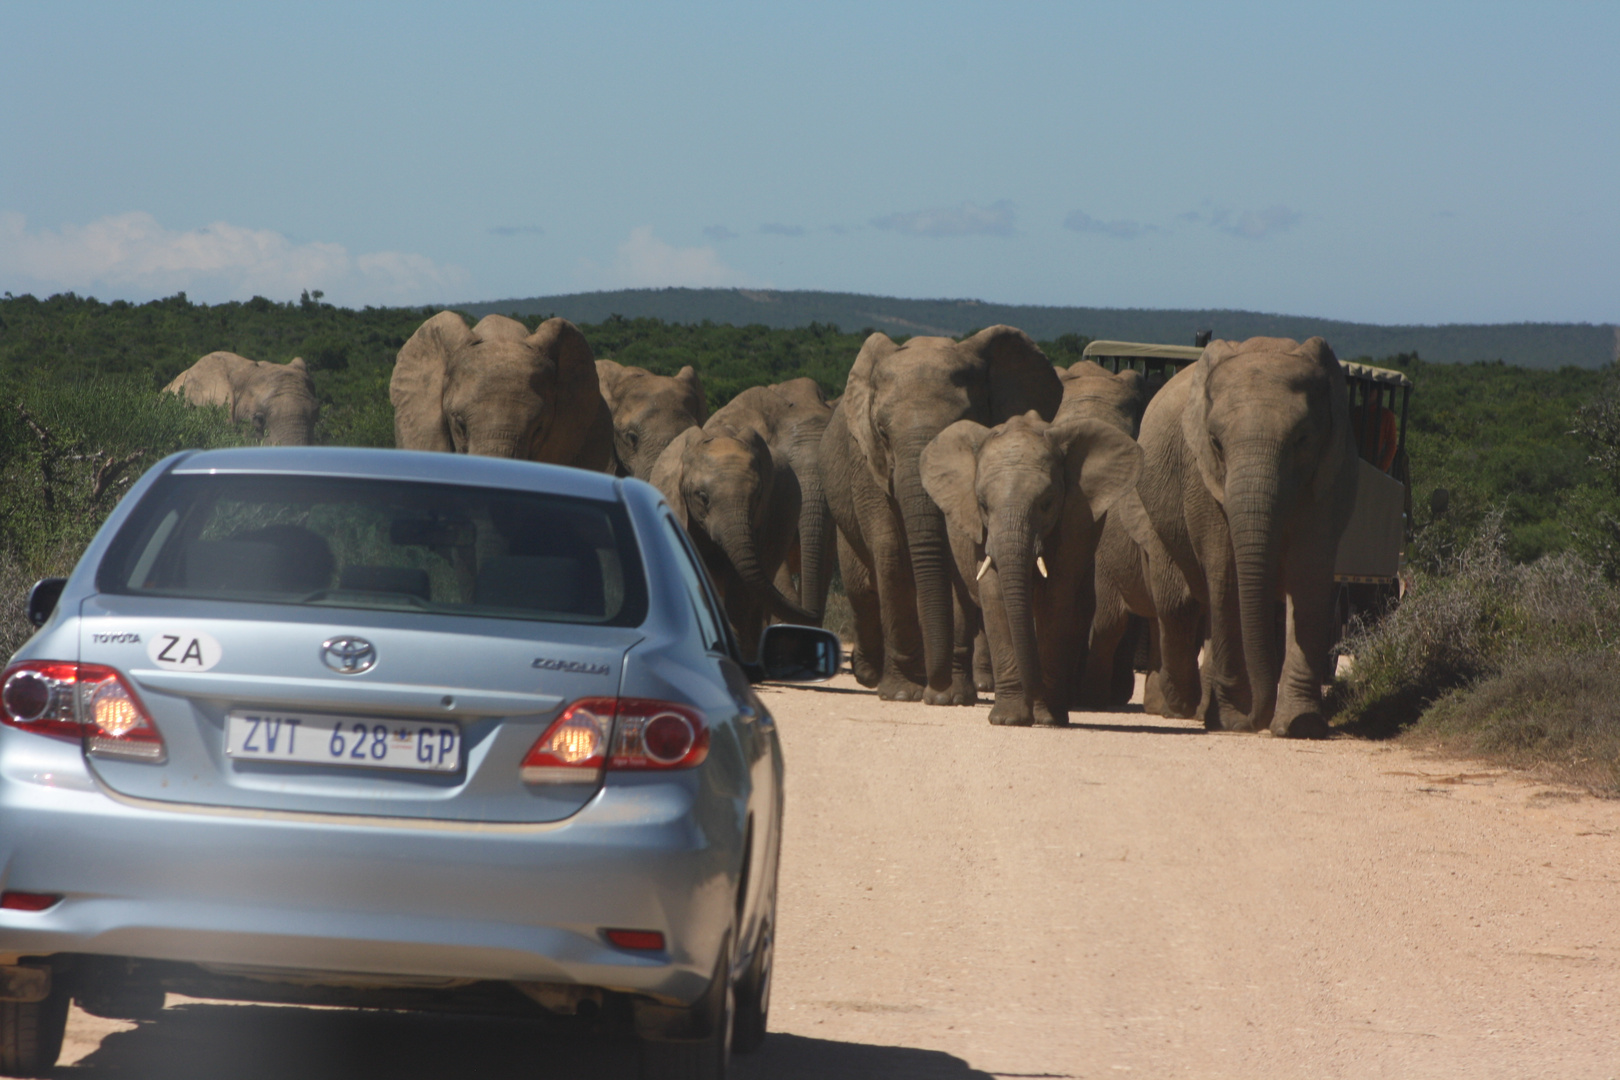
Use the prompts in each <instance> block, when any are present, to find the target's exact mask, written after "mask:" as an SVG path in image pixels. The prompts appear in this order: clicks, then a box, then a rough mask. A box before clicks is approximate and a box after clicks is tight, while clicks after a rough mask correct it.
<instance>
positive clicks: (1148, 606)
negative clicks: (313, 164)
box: [169, 312, 1357, 736]
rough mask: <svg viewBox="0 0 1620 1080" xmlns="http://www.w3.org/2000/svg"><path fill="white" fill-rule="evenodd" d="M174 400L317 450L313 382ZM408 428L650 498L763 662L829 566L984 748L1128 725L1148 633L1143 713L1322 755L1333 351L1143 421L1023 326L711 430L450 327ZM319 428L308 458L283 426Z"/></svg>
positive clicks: (876, 654)
mask: <svg viewBox="0 0 1620 1080" xmlns="http://www.w3.org/2000/svg"><path fill="white" fill-rule="evenodd" d="M199 369H204V370H201V371H199ZM204 383H206V384H208V386H209V387H211V388H212V389H210V390H209V392H208V393H207V394H202V393H199V392H198V391H200V390H201V389H202V384H204ZM259 383H262V384H263V386H262V387H257V386H256V384H259ZM169 389H170V390H171V391H174V392H177V393H184V394H185V395H186V397H187V399H188V400H190V401H192V402H193V403H209V404H224V405H227V406H229V407H230V408H231V409H232V415H233V416H235V417H237V418H238V419H247V418H252V419H254V420H255V423H256V424H257V425H258V426H259V428H260V430H262V431H263V432H265V434H266V439H267V441H269V442H308V441H310V440H309V438H308V432H309V430H310V429H311V428H312V425H313V402H314V396H313V393H312V392H311V391H310V389H309V380H308V375H307V374H306V373H305V372H304V368H303V365H302V363H300V362H298V361H294V362H293V363H292V364H288V365H277V364H255V363H254V362H253V361H249V360H244V359H243V358H241V357H235V356H232V355H231V354H228V353H214V354H210V355H209V356H207V357H204V358H203V359H202V360H201V361H199V362H198V364H197V365H196V366H195V367H194V368H193V369H192V370H191V371H188V372H187V373H186V374H185V375H182V376H181V377H180V378H179V379H176V380H175V382H174V383H173V384H171V385H170V387H169ZM390 398H391V400H392V402H393V405H394V417H395V419H394V424H395V443H396V445H397V446H399V447H400V448H403V449H415V450H440V451H453V452H457V453H473V454H489V455H495V456H502V457H514V458H522V459H528V460H533V461H542V462H551V463H555V464H563V465H572V466H576V467H580V468H586V469H594V470H600V471H607V472H614V473H617V474H618V475H621V476H630V477H636V478H638V479H642V480H646V481H648V482H650V483H652V484H653V485H654V486H655V487H657V488H658V489H659V491H660V492H662V494H663V495H664V498H665V500H666V501H667V502H668V504H669V506H670V509H671V511H672V512H673V513H674V514H675V516H676V517H677V518H678V519H679V520H680V522H681V524H682V525H683V526H685V528H686V531H687V533H688V535H689V536H690V538H691V541H692V546H693V548H694V550H695V551H696V552H697V553H698V554H699V555H700V556H701V558H702V559H703V561H704V563H705V564H706V565H707V567H708V570H709V573H710V576H711V578H712V579H713V581H714V583H715V586H716V588H717V591H718V592H719V593H720V595H721V597H722V600H723V603H724V605H725V608H726V612H727V615H728V616H729V618H730V620H731V623H732V626H733V628H734V630H735V631H736V634H737V638H738V640H739V642H740V643H741V644H742V647H743V648H744V650H745V651H751V650H752V648H753V647H754V643H755V642H757V640H758V638H759V633H760V630H761V628H762V627H763V626H764V624H765V623H766V622H767V621H768V620H771V619H777V620H784V621H789V622H811V623H819V622H820V621H821V618H822V615H823V613H824V610H825V604H826V598H827V592H828V587H829V584H830V581H831V577H832V568H833V567H832V561H833V558H834V557H835V556H836V559H837V566H838V569H839V572H840V573H841V576H842V579H843V585H844V590H845V593H846V594H847V596H848V598H849V604H850V608H851V611H852V613H853V616H854V639H855V641H854V650H853V654H852V656H851V661H852V666H853V668H854V672H855V676H856V678H857V679H858V680H859V681H860V682H861V683H862V685H865V686H870V687H876V688H877V690H878V693H879V695H880V696H881V697H883V698H885V699H889V700H896V701H919V700H920V701H922V702H925V703H927V704H933V705H968V704H972V703H974V702H975V701H976V699H977V696H978V693H979V692H980V691H985V692H993V693H994V696H995V704H994V706H993V708H992V709H991V713H990V721H991V723H994V724H1049V725H1061V724H1066V723H1067V722H1068V713H1069V711H1070V709H1074V708H1086V709H1110V708H1119V707H1122V706H1123V705H1124V704H1125V703H1126V702H1127V701H1128V700H1129V699H1130V696H1131V693H1132V689H1133V683H1134V676H1133V675H1132V672H1131V669H1130V668H1131V665H1130V663H1129V660H1130V658H1129V657H1128V656H1125V655H1123V653H1124V652H1125V651H1126V648H1125V647H1124V646H1123V645H1122V642H1126V641H1128V640H1129V639H1128V638H1127V635H1126V628H1127V622H1128V618H1129V617H1130V616H1133V615H1134V616H1138V617H1140V618H1141V619H1142V620H1145V625H1146V627H1147V628H1148V633H1149V648H1148V653H1149V663H1148V667H1149V671H1148V675H1147V681H1146V684H1145V688H1144V697H1143V702H1144V709H1145V710H1146V711H1147V712H1150V713H1157V714H1160V715H1164V716H1174V717H1196V718H1198V719H1201V720H1203V721H1204V724H1205V726H1206V727H1209V728H1212V729H1224V730H1232V731H1257V730H1261V729H1269V730H1270V731H1271V732H1272V733H1274V734H1277V735H1292V736H1313V735H1319V734H1322V733H1323V732H1325V731H1326V729H1327V725H1326V721H1325V719H1324V716H1323V710H1322V701H1321V687H1322V684H1323V682H1325V681H1326V678H1327V674H1328V672H1327V666H1328V657H1329V650H1330V647H1331V644H1332V639H1333V631H1334V625H1335V624H1334V619H1333V614H1334V612H1333V588H1334V585H1333V564H1334V557H1335V554H1336V551H1337V547H1338V542H1339V537H1340V534H1341V533H1342V532H1343V530H1344V528H1345V525H1346V523H1347V522H1348V520H1349V517H1350V513H1351V510H1352V508H1353V503H1354V500H1355V492H1356V469H1357V464H1356V463H1357V453H1356V447H1355V442H1354V436H1353V433H1352V431H1351V425H1350V413H1349V404H1348V395H1347V391H1346V385H1345V377H1344V373H1343V370H1342V368H1341V367H1340V365H1339V362H1338V360H1337V359H1336V358H1335V357H1334V355H1333V352H1332V350H1331V349H1329V347H1328V346H1327V344H1326V342H1324V341H1323V340H1322V339H1320V338H1312V339H1310V340H1308V341H1306V342H1304V343H1299V342H1295V341H1292V340H1288V339H1283V338H1251V339H1249V340H1247V341H1244V342H1231V341H1215V342H1212V343H1211V344H1210V345H1209V346H1208V347H1207V348H1206V349H1205V350H1204V352H1203V355H1202V356H1201V357H1200V359H1199V360H1198V361H1197V362H1195V363H1192V364H1190V365H1188V366H1186V367H1184V368H1183V369H1182V370H1181V371H1180V372H1179V373H1178V374H1176V375H1175V376H1174V377H1173V378H1171V379H1170V380H1169V381H1168V382H1166V383H1165V384H1164V385H1163V387H1162V388H1160V389H1158V391H1157V393H1155V394H1152V395H1151V397H1150V395H1149V393H1148V387H1147V386H1146V384H1145V383H1144V381H1143V379H1142V377H1141V375H1140V374H1138V373H1137V372H1134V371H1129V370H1127V371H1124V372H1120V373H1118V374H1115V373H1112V372H1109V371H1108V370H1106V369H1104V368H1102V367H1099V366H1098V365H1096V364H1093V363H1091V362H1090V361H1085V360H1082V361H1080V362H1078V363H1076V364H1074V365H1073V366H1071V367H1070V368H1068V369H1067V370H1064V369H1060V368H1056V367H1054V366H1053V365H1052V363H1051V362H1050V360H1048V358H1047V357H1046V355H1045V354H1044V353H1042V352H1041V350H1040V348H1039V347H1038V346H1037V345H1036V344H1035V342H1034V341H1033V340H1032V339H1031V338H1030V337H1029V336H1028V335H1027V334H1025V333H1024V332H1023V331H1021V330H1017V329H1014V328H1012V327H1009V326H993V327H990V328H989V329H986V330H981V331H979V332H978V333H976V334H973V335H971V336H969V337H966V338H964V339H963V340H961V341H956V340H953V339H950V338H944V337H914V338H911V339H909V340H907V341H906V342H905V343H904V344H896V343H895V342H894V341H893V340H891V339H890V338H888V337H887V336H886V335H884V334H881V333H874V334H872V335H871V336H870V337H869V338H867V340H866V342H865V343H864V344H863V345H862V347H861V350H860V353H859V354H858V355H857V356H856V357H855V361H854V364H853V366H852V368H851V370H850V373H849V378H848V381H847V384H846V387H845V391H844V394H843V396H842V397H841V398H839V399H837V400H835V401H833V402H828V401H827V400H826V399H825V397H824V396H823V395H822V393H821V391H820V389H819V388H818V387H817V385H816V384H815V383H814V382H813V381H812V380H810V379H796V380H793V381H790V382H786V383H781V384H778V385H775V386H760V387H754V388H752V389H750V390H746V391H744V392H743V393H741V394H739V395H737V397H735V398H734V399H733V400H732V401H731V402H729V403H728V404H726V405H725V406H724V407H722V408H720V409H719V410H717V411H716V412H714V413H713V414H710V413H709V412H708V409H707V405H706V402H705V398H704V393H703V387H702V384H701V381H700V380H699V378H698V375H697V373H696V372H695V371H693V369H692V368H690V367H686V368H682V369H681V371H680V372H679V373H678V374H676V375H674V376H663V375H656V374H653V373H652V372H649V371H646V370H644V369H642V368H636V367H626V366H621V365H619V364H616V363H614V362H613V361H611V360H597V359H595V358H594V357H593V355H592V353H591V349H590V346H589V345H588V344H587V342H586V340H585V338H584V335H583V334H581V332H580V331H579V329H578V328H577V327H575V326H574V325H573V324H572V323H570V322H568V321H566V320H564V319H555V318H554V319H548V320H546V321H545V322H543V323H541V324H540V325H539V327H538V328H537V329H535V330H533V331H530V330H529V329H528V328H527V327H526V326H525V325H524V324H522V323H520V322H518V321H516V320H514V319H508V318H505V317H503V316H499V315H490V316H486V317H485V318H483V319H481V320H480V321H479V322H478V324H477V325H476V326H474V327H472V328H468V327H467V325H466V323H465V321H464V320H463V319H462V318H461V316H459V315H457V314H455V313H453V312H440V313H439V314H438V315H435V316H434V317H433V318H431V319H429V320H427V321H426V322H425V323H423V324H422V326H421V327H420V328H419V329H418V330H417V331H416V332H415V333H414V334H413V335H412V336H411V338H410V340H409V341H407V342H406V343H405V345H404V347H403V348H402V349H401V350H400V352H399V358H398V360H397V362H396V364H395V368H394V373H393V378H392V382H391V384H390ZM306 399H307V402H308V415H309V417H310V420H309V421H308V422H307V423H305V425H304V427H303V438H301V439H300V438H298V437H296V435H297V433H296V431H295V430H294V429H295V427H296V425H295V424H293V423H291V422H289V421H287V420H286V417H287V416H290V415H292V414H294V413H295V412H296V411H297V410H296V408H295V406H301V405H302V404H303V403H304V402H305V401H306ZM288 432H291V433H292V434H291V435H288V434H286V433H288Z"/></svg>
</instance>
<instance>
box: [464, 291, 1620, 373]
mask: <svg viewBox="0 0 1620 1080" xmlns="http://www.w3.org/2000/svg"><path fill="white" fill-rule="evenodd" d="M452 306H454V307H455V308H456V309H457V310H459V311H464V312H466V313H468V314H469V315H473V316H475V317H477V316H483V315H487V314H490V313H491V312H495V313H499V314H502V315H561V316H563V317H564V318H567V319H570V320H572V321H573V322H577V323H601V322H605V321H607V320H608V319H609V318H611V317H612V316H614V315H622V316H624V317H625V318H627V319H629V318H638V317H648V318H654V319H662V320H664V321H665V322H671V323H701V322H704V321H705V320H707V321H709V322H713V323H721V324H728V323H729V324H731V325H734V326H750V325H755V324H760V325H764V326H770V327H776V328H789V327H798V326H808V325H809V324H811V323H825V324H829V325H832V326H836V327H838V328H839V329H841V330H843V331H845V332H846V333H850V332H854V331H858V330H862V329H866V328H870V329H873V330H882V331H884V332H885V333H888V334H948V335H958V334H961V333H963V332H964V331H967V330H975V329H978V328H980V327H984V326H993V325H995V324H996V323H1007V324H1009V325H1012V326H1017V327H1019V328H1020V329H1023V330H1025V331H1027V332H1028V333H1029V334H1030V336H1032V337H1034V338H1036V339H1038V340H1041V341H1050V340H1053V339H1055V338H1057V337H1059V336H1061V335H1063V334H1069V333H1075V334H1084V335H1085V336H1087V337H1091V338H1108V339H1117V340H1124V341H1153V342H1166V343H1169V344H1187V345H1190V344H1192V340H1193V335H1194V333H1196V332H1197V331H1198V330H1200V329H1205V328H1207V329H1211V330H1213V331H1215V336H1217V337H1223V338H1237V339H1242V338H1247V337H1255V336H1257V335H1266V336H1271V337H1291V338H1298V339H1301V340H1303V339H1304V338H1308V337H1311V336H1312V335H1316V334H1320V335H1321V336H1322V337H1325V338H1326V339H1327V340H1328V343H1329V344H1331V345H1332V346H1333V348H1334V351H1335V352H1337V353H1338V354H1339V355H1340V356H1341V357H1344V358H1346V359H1349V358H1352V357H1357V356H1370V357H1375V358H1377V357H1385V356H1393V355H1395V354H1396V353H1411V352H1415V353H1418V354H1419V355H1421V356H1422V357H1423V359H1425V360H1429V361H1433V362H1438V363H1448V364H1455V363H1469V362H1472V361H1476V360H1486V361H1490V360H1501V361H1503V362H1504V363H1508V364H1517V365H1520V366H1522V367H1530V368H1559V367H1564V366H1572V367H1583V368H1596V367H1602V366H1604V365H1606V364H1610V363H1613V362H1614V361H1615V359H1616V356H1617V353H1620V329H1617V328H1616V327H1614V326H1611V325H1606V324H1599V325H1593V324H1591V323H1473V324H1471V323H1455V324H1450V325H1445V326H1377V325H1374V324H1371V323H1353V322H1341V321H1339V320H1336V319H1313V318H1310V317H1308V316H1303V315H1267V314H1263V313H1261V312H1256V311H1220V310H1212V311H1176V310H1168V309H1166V310H1157V309H1151V308H1082V307H1037V306H1034V305H1029V304H987V303H984V302H982V301H979V300H902V299H899V298H897V297H892V296H863V295H861V294H859V293H830V292H808V291H800V292H773V291H762V290H758V289H623V290H620V291H618V292H597V293H574V294H571V295H567V296H537V297H532V298H530V299H527V300H519V299H512V300H494V301H490V302H487V303H471V304H455V305H452Z"/></svg>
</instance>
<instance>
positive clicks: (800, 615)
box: [710, 526, 815, 623]
mask: <svg viewBox="0 0 1620 1080" xmlns="http://www.w3.org/2000/svg"><path fill="white" fill-rule="evenodd" d="M710 535H711V536H712V537H713V539H714V542H715V543H716V544H718V545H719V546H720V550H721V551H722V552H724V553H725V556H726V561H728V562H730V563H731V568H732V569H733V570H734V571H736V573H737V577H738V578H740V579H741V580H742V583H743V585H744V586H745V587H746V588H747V589H749V590H750V591H751V592H753V593H754V594H755V595H756V596H758V597H759V598H760V599H761V600H762V601H763V602H764V604H765V610H766V611H768V612H769V613H770V614H771V615H773V616H775V617H776V618H778V619H783V620H785V621H787V622H791V623H809V622H813V621H814V619H815V617H814V616H813V615H811V614H810V612H808V611H806V610H804V608H802V607H800V606H799V605H798V604H795V603H794V602H793V601H791V600H789V599H788V598H787V597H785V596H783V595H782V594H781V592H780V591H779V590H778V589H777V588H776V583H775V582H774V581H772V580H771V574H770V573H767V572H766V569H765V567H764V565H763V564H762V563H761V562H760V559H759V545H757V544H755V543H754V537H753V535H752V533H751V532H750V530H749V529H747V528H746V527H744V526H728V527H726V528H724V529H720V530H719V531H717V532H714V533H711V534H710ZM774 569H775V568H774V567H773V568H772V572H774Z"/></svg>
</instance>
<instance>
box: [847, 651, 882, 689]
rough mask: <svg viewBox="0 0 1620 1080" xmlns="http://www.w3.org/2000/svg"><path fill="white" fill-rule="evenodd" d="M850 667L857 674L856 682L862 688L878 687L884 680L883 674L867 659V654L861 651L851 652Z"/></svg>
mask: <svg viewBox="0 0 1620 1080" xmlns="http://www.w3.org/2000/svg"><path fill="white" fill-rule="evenodd" d="M849 667H850V670H851V671H853V672H854V673H855V681H856V682H858V683H860V684H861V685H862V686H867V687H871V686H876V685H878V683H880V682H881V681H882V680H883V673H882V672H881V671H880V670H878V668H877V666H876V665H874V664H873V663H872V661H870V660H868V659H867V658H866V654H864V653H862V652H861V650H860V649H854V650H851V652H850V655H849Z"/></svg>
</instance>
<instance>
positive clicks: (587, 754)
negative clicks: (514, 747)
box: [518, 698, 618, 784]
mask: <svg viewBox="0 0 1620 1080" xmlns="http://www.w3.org/2000/svg"><path fill="white" fill-rule="evenodd" d="M617 705H618V701H617V699H615V698H582V699H580V700H579V701H576V702H574V703H573V704H572V705H570V706H568V708H566V709H564V710H563V711H562V715H560V716H558V717H557V719H555V720H553V721H552V722H551V726H550V727H548V728H546V732H545V734H544V735H541V736H540V737H539V738H538V739H536V740H535V741H534V745H533V746H531V747H529V752H528V753H527V754H525V755H524V757H523V765H522V767H521V768H520V769H519V770H518V774H519V775H520V776H522V778H523V782H524V783H525V784H580V783H584V782H586V781H587V780H590V779H591V778H592V776H593V775H594V774H596V773H600V772H601V771H602V765H603V763H604V761H605V760H606V758H607V741H608V735H609V733H610V732H611V731H612V730H613V710H614V708H615V707H616V706H617Z"/></svg>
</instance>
